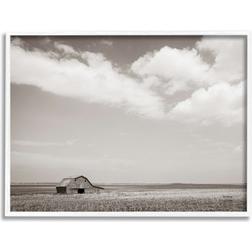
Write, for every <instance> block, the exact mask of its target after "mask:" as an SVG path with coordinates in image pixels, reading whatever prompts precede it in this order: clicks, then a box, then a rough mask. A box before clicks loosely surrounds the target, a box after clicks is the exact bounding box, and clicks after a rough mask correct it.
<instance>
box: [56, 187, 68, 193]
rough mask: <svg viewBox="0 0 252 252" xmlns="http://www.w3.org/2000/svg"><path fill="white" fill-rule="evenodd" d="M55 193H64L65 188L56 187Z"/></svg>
mask: <svg viewBox="0 0 252 252" xmlns="http://www.w3.org/2000/svg"><path fill="white" fill-rule="evenodd" d="M56 190H57V193H66V192H67V190H66V187H56Z"/></svg>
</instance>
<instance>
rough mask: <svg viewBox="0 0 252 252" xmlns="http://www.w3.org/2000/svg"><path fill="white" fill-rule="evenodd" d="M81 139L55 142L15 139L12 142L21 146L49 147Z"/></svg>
mask: <svg viewBox="0 0 252 252" xmlns="http://www.w3.org/2000/svg"><path fill="white" fill-rule="evenodd" d="M78 141H79V139H71V140H68V141H66V142H65V143H54V142H37V141H25V140H13V141H11V143H12V144H15V145H20V146H31V147H48V146H57V147H59V146H70V145H73V144H74V143H75V142H78Z"/></svg>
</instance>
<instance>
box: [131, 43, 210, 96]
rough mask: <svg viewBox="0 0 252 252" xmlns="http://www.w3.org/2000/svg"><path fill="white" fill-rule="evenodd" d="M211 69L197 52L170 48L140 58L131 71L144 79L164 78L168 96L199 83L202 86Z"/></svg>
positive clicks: (166, 47)
mask: <svg viewBox="0 0 252 252" xmlns="http://www.w3.org/2000/svg"><path fill="white" fill-rule="evenodd" d="M209 68H210V66H209V65H208V64H207V63H205V62H204V61H203V60H202V58H201V56H200V55H199V54H198V52H197V50H195V49H191V50H190V49H183V50H179V49H176V48H170V47H168V46H165V47H163V48H162V49H160V50H159V51H157V52H154V53H148V54H146V55H144V56H143V57H140V58H139V59H138V60H137V61H135V62H134V63H133V64H132V66H131V70H132V71H133V72H134V73H135V74H137V75H140V76H142V77H143V78H146V77H150V76H156V77H160V78H162V79H163V80H164V81H163V82H164V83H165V84H164V85H165V86H166V88H167V90H166V93H168V94H174V93H175V92H177V91H180V90H185V89H187V88H188V86H190V85H195V84H198V83H199V82H200V83H201V84H202V82H203V81H204V80H205V78H206V77H205V73H206V71H208V70H209Z"/></svg>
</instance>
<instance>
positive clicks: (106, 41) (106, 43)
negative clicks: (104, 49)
mask: <svg viewBox="0 0 252 252" xmlns="http://www.w3.org/2000/svg"><path fill="white" fill-rule="evenodd" d="M101 44H102V45H106V46H112V45H113V41H111V40H108V39H102V40H101Z"/></svg>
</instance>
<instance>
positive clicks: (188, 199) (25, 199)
mask: <svg viewBox="0 0 252 252" xmlns="http://www.w3.org/2000/svg"><path fill="white" fill-rule="evenodd" d="M102 186H103V187H104V188H105V190H102V191H101V193H100V194H76V195H61V194H56V193H55V187H54V184H32V185H31V184H30V185H13V186H12V187H11V194H12V195H11V211H29V212H34V211H39V212H41V211H46V212H51V211H61V212H68V211H69V212H76V211H81V212H97V211H98V212H117V211H120V212H125V211H130V212H135V211H140V212H145V211H148V212H157V211H158V212H194V211H225V212H226V211H235V212H236V211H238V212H241V211H246V189H245V188H244V187H242V186H237V185H229V186H228V185H190V184H172V185H158V184H157V185H147V184H145V185H123V184H117V185H116V184H114V185H102Z"/></svg>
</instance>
